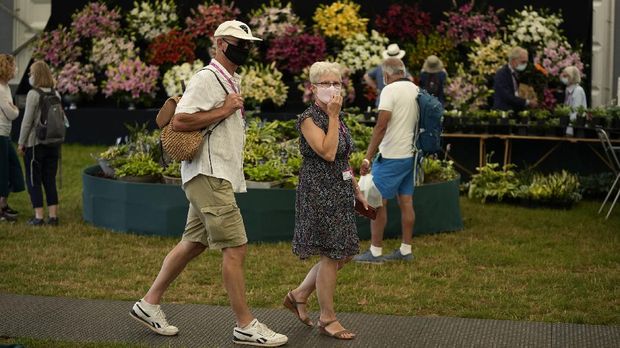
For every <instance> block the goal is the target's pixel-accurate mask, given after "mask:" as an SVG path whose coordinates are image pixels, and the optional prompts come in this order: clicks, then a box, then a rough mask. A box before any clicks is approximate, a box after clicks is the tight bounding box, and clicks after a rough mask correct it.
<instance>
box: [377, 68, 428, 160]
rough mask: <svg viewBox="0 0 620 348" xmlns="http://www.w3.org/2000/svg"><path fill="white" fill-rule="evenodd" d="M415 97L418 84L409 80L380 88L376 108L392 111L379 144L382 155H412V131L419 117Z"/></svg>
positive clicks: (394, 157)
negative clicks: (379, 96) (379, 97)
mask: <svg viewBox="0 0 620 348" xmlns="http://www.w3.org/2000/svg"><path fill="white" fill-rule="evenodd" d="M417 97H418V86H416V85H415V84H413V83H412V82H411V81H409V80H407V81H404V80H403V81H395V82H392V83H390V84H389V85H387V86H385V87H384V88H383V89H382V90H381V101H380V103H379V108H378V109H379V111H381V110H385V111H390V112H391V113H392V117H391V118H390V121H389V122H388V125H387V129H386V131H385V136H384V137H383V140H382V141H381V144H379V152H381V156H382V157H384V158H393V159H397V158H408V157H413V132H414V126H415V125H416V123H417V122H418V117H419V116H418V113H419V110H418V102H417V101H416V98H417Z"/></svg>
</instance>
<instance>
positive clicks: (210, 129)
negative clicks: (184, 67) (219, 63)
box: [201, 67, 229, 135]
mask: <svg viewBox="0 0 620 348" xmlns="http://www.w3.org/2000/svg"><path fill="white" fill-rule="evenodd" d="M201 70H209V71H210V72H212V73H213V76H215V78H216V79H217V82H219V83H220V86H222V89H223V90H224V92H225V93H226V95H228V94H229V93H228V90H227V89H226V87H224V84H223V83H222V81H221V80H220V78H219V77H217V74H216V73H215V71H213V70H211V69H208V68H207V67H204V68H202V69H201ZM222 121H224V120H219V121H217V123H216V124H215V126H213V127H211V128H208V129H207V132H206V133H205V135H211V133H213V130H214V129H215V128H217V126H219V125H220V123H222Z"/></svg>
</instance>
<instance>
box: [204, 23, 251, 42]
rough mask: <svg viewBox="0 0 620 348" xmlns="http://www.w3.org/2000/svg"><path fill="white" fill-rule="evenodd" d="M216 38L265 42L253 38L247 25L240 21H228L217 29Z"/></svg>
mask: <svg viewBox="0 0 620 348" xmlns="http://www.w3.org/2000/svg"><path fill="white" fill-rule="evenodd" d="M213 36H214V37H219V36H232V37H236V38H237V39H241V40H251V41H263V39H260V38H257V37H255V36H252V31H251V30H250V27H248V25H247V24H245V23H243V22H240V21H226V22H224V23H222V24H220V25H219V26H218V27H217V29H215V33H214V34H213Z"/></svg>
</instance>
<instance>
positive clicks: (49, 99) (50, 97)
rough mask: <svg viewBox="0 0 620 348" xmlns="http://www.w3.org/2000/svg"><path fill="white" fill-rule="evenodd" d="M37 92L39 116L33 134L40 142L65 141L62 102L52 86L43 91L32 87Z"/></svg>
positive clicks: (49, 143)
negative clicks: (50, 88) (48, 90)
mask: <svg viewBox="0 0 620 348" xmlns="http://www.w3.org/2000/svg"><path fill="white" fill-rule="evenodd" d="M34 90H35V91H36V92H37V93H39V110H41V117H40V118H39V122H36V124H35V134H36V137H37V139H38V140H39V143H41V144H48V145H54V144H62V143H63V142H64V141H65V133H66V127H65V111H64V110H63V109H62V102H61V101H60V98H59V97H58V96H57V95H56V91H54V89H53V88H52V90H51V91H50V92H44V91H43V90H41V89H40V88H35V89H34Z"/></svg>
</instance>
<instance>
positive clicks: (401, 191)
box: [353, 58, 419, 263]
mask: <svg viewBox="0 0 620 348" xmlns="http://www.w3.org/2000/svg"><path fill="white" fill-rule="evenodd" d="M382 68H383V78H384V80H385V84H386V86H385V87H384V88H383V90H382V91H381V102H380V103H379V117H378V118H377V124H376V125H375V128H374V129H373V132H372V137H371V139H370V144H369V145H368V150H367V151H366V157H365V158H364V160H363V161H362V165H361V167H360V174H361V175H366V174H368V171H369V169H370V165H371V160H372V158H374V157H375V154H376V153H377V150H379V155H378V156H377V159H376V160H375V162H374V163H373V164H372V176H373V182H374V184H375V186H376V187H377V189H378V190H379V192H380V193H381V196H382V197H383V206H382V207H380V208H378V209H377V218H376V219H375V220H372V221H371V222H370V233H371V245H370V250H368V251H366V252H365V253H363V254H360V255H357V256H355V257H354V258H353V261H356V262H365V263H382V262H383V261H412V260H413V254H412V252H411V241H412V239H413V224H414V221H415V213H414V210H413V188H414V182H413V154H414V153H413V150H414V147H413V132H414V128H415V125H416V124H417V122H418V118H419V110H418V103H417V100H416V99H417V97H418V86H416V85H415V84H414V83H413V82H411V81H410V80H409V79H408V78H406V77H405V73H406V72H405V64H403V61H402V60H400V59H399V58H387V59H385V60H384V61H383V64H382ZM394 197H398V204H399V206H400V216H401V222H402V243H401V245H400V248H399V249H396V250H394V251H393V252H392V253H390V254H388V255H386V256H383V232H384V230H385V225H386V223H387V200H388V199H391V198H394Z"/></svg>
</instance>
